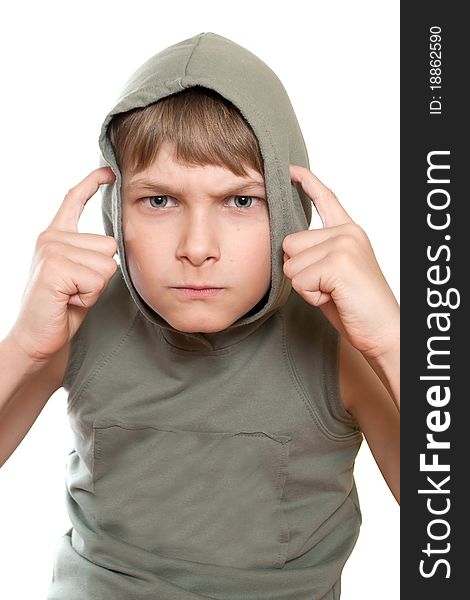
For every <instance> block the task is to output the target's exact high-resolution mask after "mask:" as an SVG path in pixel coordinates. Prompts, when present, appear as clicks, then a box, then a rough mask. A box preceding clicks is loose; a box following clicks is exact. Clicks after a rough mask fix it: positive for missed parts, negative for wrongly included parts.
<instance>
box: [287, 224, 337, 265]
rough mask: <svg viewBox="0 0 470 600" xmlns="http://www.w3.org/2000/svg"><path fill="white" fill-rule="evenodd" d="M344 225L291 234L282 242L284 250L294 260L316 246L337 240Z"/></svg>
mask: <svg viewBox="0 0 470 600" xmlns="http://www.w3.org/2000/svg"><path fill="white" fill-rule="evenodd" d="M343 226H344V223H343V225H337V226H335V227H328V228H327V229H304V230H303V231H296V232H294V233H289V234H288V235H286V236H285V238H284V239H283V241H282V248H283V250H284V252H285V253H286V254H287V258H292V257H294V256H295V255H297V254H298V253H299V252H302V251H303V250H306V249H307V248H310V247H311V246H316V245H318V244H321V243H323V242H326V241H328V240H329V239H335V238H336V237H337V236H338V234H339V233H340V231H339V228H341V229H343Z"/></svg>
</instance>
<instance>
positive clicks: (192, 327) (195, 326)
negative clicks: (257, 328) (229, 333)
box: [166, 318, 234, 333]
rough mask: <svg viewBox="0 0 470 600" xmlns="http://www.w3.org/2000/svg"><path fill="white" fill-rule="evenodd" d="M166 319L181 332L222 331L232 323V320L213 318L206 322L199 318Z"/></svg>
mask: <svg viewBox="0 0 470 600" xmlns="http://www.w3.org/2000/svg"><path fill="white" fill-rule="evenodd" d="M166 321H168V323H169V324H170V325H171V326H172V327H174V328H175V329H177V330H178V331H181V332H183V333H217V332H218V331H223V330H224V329H227V327H230V325H232V323H234V321H233V320H226V321H218V322H214V320H210V319H208V320H207V322H205V321H204V320H203V319H201V318H198V319H196V318H195V319H181V320H179V319H171V320H169V319H166Z"/></svg>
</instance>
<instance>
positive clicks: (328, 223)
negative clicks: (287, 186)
mask: <svg viewBox="0 0 470 600" xmlns="http://www.w3.org/2000/svg"><path fill="white" fill-rule="evenodd" d="M289 172H290V176H291V179H292V181H295V182H297V183H300V185H301V186H302V189H303V190H304V192H305V193H306V194H307V196H308V197H309V198H310V200H311V201H312V202H313V204H314V206H315V208H316V210H317V212H318V214H319V215H320V218H321V220H322V223H323V227H332V226H334V225H342V224H343V223H353V220H352V219H351V217H350V216H349V215H348V213H347V212H346V211H345V210H344V208H343V207H342V206H341V204H340V203H339V200H338V198H337V197H336V196H335V194H334V193H333V192H332V191H331V190H330V189H329V188H327V187H326V185H324V184H323V183H322V182H321V181H320V180H319V179H318V177H316V176H315V175H314V174H313V173H312V172H311V171H310V170H309V169H307V168H306V167H302V166H300V165H289Z"/></svg>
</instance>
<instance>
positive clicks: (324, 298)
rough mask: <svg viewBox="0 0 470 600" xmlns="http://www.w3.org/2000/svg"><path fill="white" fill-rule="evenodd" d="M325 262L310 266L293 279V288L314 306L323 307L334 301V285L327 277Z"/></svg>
mask: <svg viewBox="0 0 470 600" xmlns="http://www.w3.org/2000/svg"><path fill="white" fill-rule="evenodd" d="M325 273H326V268H325V265H324V264H323V261H321V262H319V263H316V264H314V265H309V266H308V267H307V268H306V269H303V270H302V271H300V272H299V273H297V274H296V275H295V276H294V277H293V278H292V287H293V288H294V290H295V291H296V292H297V293H298V294H300V295H301V296H302V297H303V298H304V299H305V300H306V301H307V302H308V303H309V304H312V306H322V305H323V304H326V303H327V302H329V301H330V300H331V299H332V296H331V294H332V292H333V289H334V284H333V282H332V281H331V280H330V278H329V277H328V276H327V275H325Z"/></svg>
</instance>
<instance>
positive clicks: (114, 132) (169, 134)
mask: <svg viewBox="0 0 470 600" xmlns="http://www.w3.org/2000/svg"><path fill="white" fill-rule="evenodd" d="M108 135H109V138H110V140H111V143H112V145H113V147H114V152H115V156H116V161H117V164H118V166H119V168H120V169H121V170H123V169H124V170H127V171H130V172H132V173H136V172H140V171H143V170H145V169H147V168H148V167H149V166H150V165H151V163H152V162H153V161H154V160H155V158H156V156H157V153H158V150H159V148H160V145H161V144H162V143H163V142H164V141H168V142H171V143H173V145H174V147H175V160H176V161H177V162H180V163H182V164H185V165H188V166H206V165H217V166H221V167H225V168H227V169H229V170H230V171H232V173H234V174H235V175H237V176H239V177H245V176H247V175H248V171H247V168H251V169H253V170H255V171H257V172H258V173H260V174H261V175H262V176H263V177H264V166H263V159H262V156H261V152H260V149H259V145H258V140H257V139H256V136H255V134H254V132H253V130H252V128H251V127H250V125H249V123H248V121H247V120H246V119H245V118H244V117H243V115H242V114H241V112H240V111H239V110H238V108H236V107H235V106H234V105H233V104H232V103H231V102H230V101H228V100H227V99H226V98H224V97H223V96H221V95H220V94H218V93H217V92H215V91H214V90H211V89H209V88H205V87H202V86H195V87H191V88H187V89H185V90H183V91H181V92H177V93H175V94H172V95H170V96H167V97H166V98H162V99H161V100H159V101H158V102H154V103H153V104H150V105H149V106H146V107H144V108H136V109H133V110H130V111H128V112H125V113H120V114H118V115H116V116H114V117H113V118H112V119H111V121H110V124H109V127H108Z"/></svg>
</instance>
